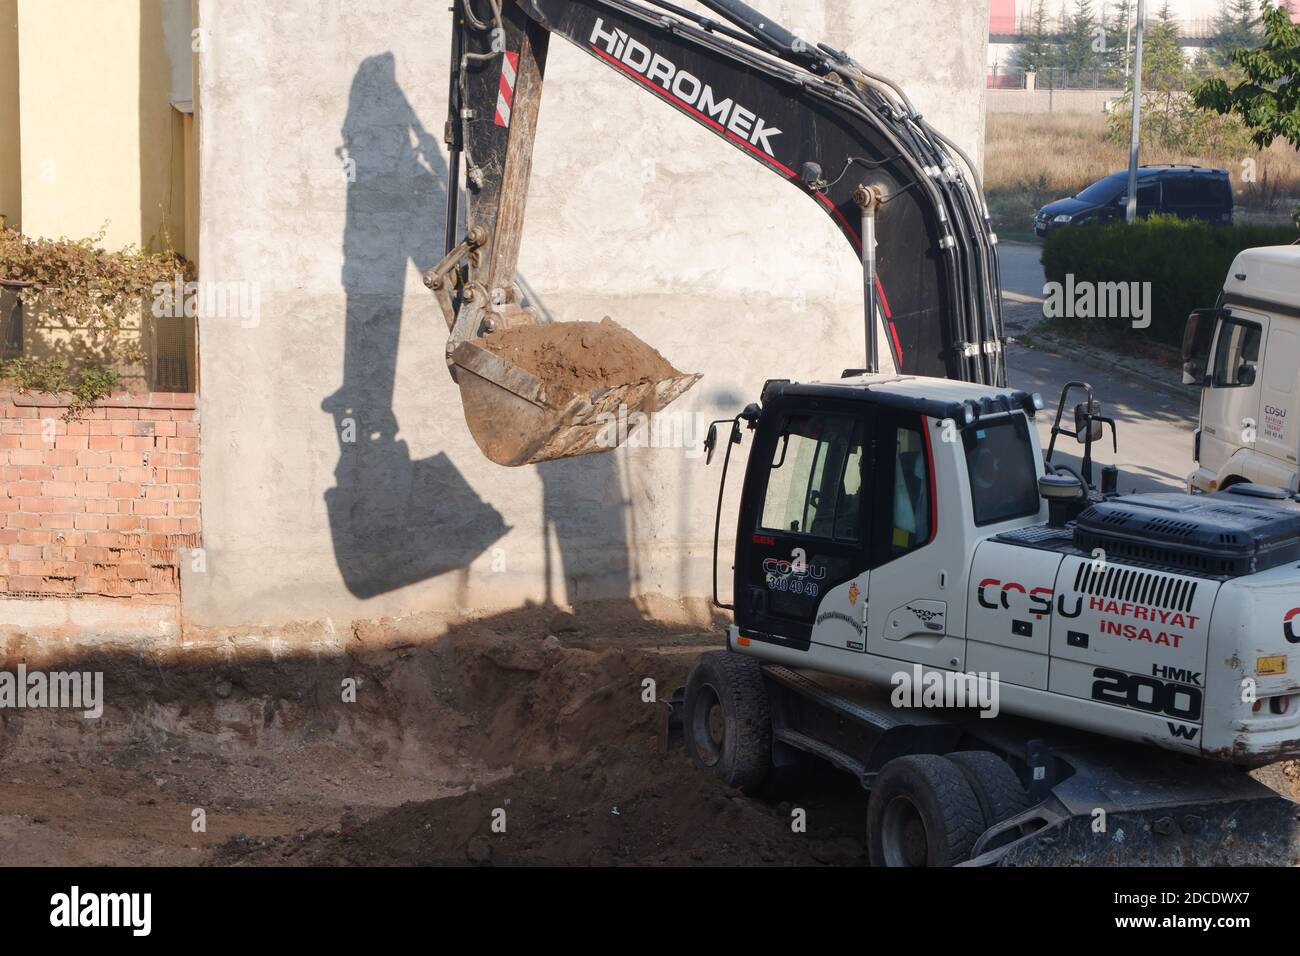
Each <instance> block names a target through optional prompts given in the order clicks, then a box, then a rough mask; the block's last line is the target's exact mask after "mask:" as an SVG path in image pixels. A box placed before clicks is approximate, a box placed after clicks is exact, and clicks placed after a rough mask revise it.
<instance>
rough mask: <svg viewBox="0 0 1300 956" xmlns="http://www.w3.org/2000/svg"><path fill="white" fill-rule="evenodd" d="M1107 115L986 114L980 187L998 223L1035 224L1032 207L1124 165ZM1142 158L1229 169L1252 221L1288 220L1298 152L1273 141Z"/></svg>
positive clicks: (1296, 187) (1299, 168) (1298, 174)
mask: <svg viewBox="0 0 1300 956" xmlns="http://www.w3.org/2000/svg"><path fill="white" fill-rule="evenodd" d="M1106 129H1107V118H1106V116H1104V115H1102V114H1095V115H1094V114H1089V113H1036V114H1027V115H1024V114H1016V113H990V114H989V116H988V132H987V135H986V138H985V160H984V167H985V174H984V177H985V183H984V186H985V189H986V190H987V192H988V197H989V207H990V209H991V210H992V212H993V217H994V220H995V222H996V224H997V226H998V227H999V228H1001V229H1003V230H1004V231H1005V230H1023V229H1032V228H1033V221H1032V220H1033V214H1034V211H1035V210H1037V209H1038V208H1039V207H1041V206H1043V205H1044V204H1046V203H1049V202H1051V201H1052V200H1054V199H1060V198H1061V197H1063V196H1072V195H1074V194H1075V193H1077V192H1078V191H1079V190H1081V189H1083V188H1084V187H1085V186H1088V185H1089V184H1091V183H1094V182H1096V181H1097V180H1098V179H1100V178H1101V177H1103V176H1105V175H1107V174H1108V173H1113V172H1115V171H1117V170H1120V169H1124V168H1126V167H1127V165H1128V149H1127V148H1126V147H1124V146H1118V145H1116V144H1115V143H1113V142H1111V141H1110V140H1109V139H1108V138H1107V136H1106ZM1247 158H1253V159H1255V161H1256V172H1257V176H1258V179H1257V181H1256V182H1255V183H1244V182H1242V171H1243V165H1242V162H1243V160H1245V159H1247ZM1142 162H1143V163H1194V164H1196V165H1198V166H1214V167H1219V168H1222V169H1227V170H1228V171H1229V172H1231V173H1232V182H1233V188H1234V191H1235V192H1236V194H1237V205H1238V209H1239V210H1245V211H1246V215H1247V217H1248V218H1250V219H1252V220H1271V219H1276V220H1277V221H1279V222H1287V221H1289V218H1290V209H1291V207H1292V205H1293V204H1294V203H1295V201H1296V198H1295V197H1300V151H1297V150H1295V149H1293V148H1292V147H1291V146H1289V145H1287V144H1285V143H1282V142H1277V143H1274V144H1273V146H1272V148H1271V149H1268V150H1265V151H1263V152H1260V153H1250V154H1245V155H1234V156H1189V155H1186V154H1181V153H1175V152H1173V151H1171V150H1167V149H1158V148H1145V147H1144V148H1143V151H1142Z"/></svg>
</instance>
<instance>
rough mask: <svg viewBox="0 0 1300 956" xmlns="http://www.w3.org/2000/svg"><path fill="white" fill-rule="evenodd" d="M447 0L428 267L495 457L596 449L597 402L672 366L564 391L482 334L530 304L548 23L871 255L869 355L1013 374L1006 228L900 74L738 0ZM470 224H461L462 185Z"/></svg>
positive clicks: (608, 408) (994, 379)
mask: <svg viewBox="0 0 1300 956" xmlns="http://www.w3.org/2000/svg"><path fill="white" fill-rule="evenodd" d="M703 6H704V7H706V8H708V9H709V10H711V11H713V12H715V13H716V14H717V15H718V18H717V19H714V18H710V17H706V16H703V15H700V14H698V13H695V12H692V11H690V10H687V9H685V8H683V7H680V6H678V5H677V4H674V3H671V2H666V0H646V2H644V3H641V2H631V0H456V3H455V6H454V8H453V17H454V24H453V31H452V50H451V63H452V68H451V85H450V90H449V110H448V120H447V134H446V138H447V147H448V152H449V156H450V161H449V164H448V166H449V176H448V190H447V219H446V224H447V226H446V228H447V233H446V248H447V249H448V250H449V251H448V254H447V255H446V257H445V258H444V259H443V260H442V261H441V262H440V263H439V264H438V265H436V266H435V267H434V268H432V269H430V270H429V271H428V272H427V273H426V274H425V276H424V281H425V284H426V285H427V286H428V287H429V288H430V289H431V290H433V292H434V293H435V295H436V297H437V300H438V303H439V305H440V306H441V309H442V312H443V315H444V317H445V319H446V322H447V327H448V330H449V331H450V336H449V338H448V342H447V362H448V365H449V366H450V368H451V373H452V376H453V378H454V379H455V380H456V382H457V384H458V385H459V386H460V391H461V398H462V404H463V406H464V412H465V418H466V421H467V422H468V424H469V428H470V431H471V433H472V434H473V436H474V439H475V441H476V442H477V443H478V446H479V448H480V449H481V450H482V451H483V453H484V454H485V455H486V456H487V457H488V458H490V459H491V460H492V461H494V462H497V463H498V464H502V465H523V464H530V463H534V462H540V461H547V460H550V459H555V458H564V457H569V456H573V455H581V454H588V453H593V452H600V451H604V450H607V448H606V447H605V445H604V444H603V443H601V442H599V441H597V436H598V434H599V433H600V430H601V422H602V420H603V419H602V413H606V412H617V411H618V410H619V409H620V407H622V408H625V409H626V410H627V411H628V412H629V413H636V412H643V413H644V412H653V411H655V410H659V409H663V408H664V407H665V406H666V405H668V403H669V402H671V401H673V400H674V399H676V398H677V397H679V396H680V395H681V394H683V393H684V392H685V391H686V390H687V389H689V388H690V387H691V385H693V384H694V383H695V381H696V380H698V378H699V376H696V375H679V376H672V377H668V378H663V379H659V380H653V381H642V382H636V383H620V382H611V383H609V384H608V386H606V387H602V388H600V389H597V390H590V391H588V392H586V393H584V394H580V395H576V396H572V397H570V396H569V395H567V394H564V393H562V392H561V391H560V390H558V389H556V388H554V387H549V386H552V385H553V383H549V382H547V381H543V380H542V379H541V378H539V377H538V376H537V375H535V374H533V373H532V372H530V371H529V370H528V369H525V368H522V367H521V366H520V365H519V364H516V363H512V362H510V361H509V360H508V359H507V358H503V357H502V356H501V355H499V354H496V353H494V352H493V351H492V350H491V349H490V348H487V347H484V346H485V344H487V343H488V342H489V341H490V338H491V336H492V335H494V334H496V333H498V332H500V331H502V330H506V329H511V328H517V327H518V326H520V325H528V324H535V323H537V322H538V318H537V316H536V314H535V312H534V310H532V309H531V308H530V307H529V304H528V303H527V302H526V301H525V300H524V297H523V295H522V294H521V292H520V289H519V287H518V285H517V283H516V281H515V268H516V263H517V260H518V256H519V245H520V238H521V235H522V230H523V222H524V210H525V205H526V200H527V193H528V179H529V171H530V168H531V164H532V154H533V143H534V138H535V135H536V130H537V123H538V114H539V108H540V106H541V100H542V88H543V81H544V78H545V74H546V58H547V50H548V46H549V43H550V38H551V35H552V34H555V35H558V36H560V37H563V38H564V39H566V40H568V41H570V42H571V43H573V44H575V45H577V46H578V47H579V48H581V49H582V50H583V51H585V52H586V53H587V54H589V55H590V56H591V58H592V59H593V60H594V61H595V62H597V63H599V64H601V65H602V66H604V67H607V68H609V69H611V70H613V71H615V72H616V73H618V74H619V75H620V76H622V77H624V78H625V79H626V80H628V81H629V82H631V83H634V84H635V85H637V86H638V87H640V88H641V89H643V90H644V91H645V92H646V93H647V94H648V95H649V96H650V97H652V98H653V99H656V100H659V101H661V102H662V103H664V104H665V105H666V106H669V107H671V108H673V109H676V110H677V111H678V112H680V113H682V114H683V115H685V116H686V117H688V118H689V119H691V120H694V121H695V122H696V123H698V124H700V125H701V126H703V127H704V128H705V129H707V130H709V131H710V132H711V133H713V134H714V135H716V136H717V137H719V138H720V139H721V140H723V141H724V142H726V143H727V144H729V145H731V146H732V147H734V148H735V149H738V150H740V151H741V152H742V153H744V154H745V155H746V156H748V157H749V158H751V159H753V160H754V161H755V162H757V163H758V164H759V165H760V166H762V167H764V168H765V169H767V170H769V171H771V172H772V173H774V174H775V175H776V176H777V177H779V178H780V179H783V180H785V181H786V182H788V183H790V184H791V185H792V186H794V187H795V188H797V189H799V190H800V191H801V192H803V193H804V194H805V195H807V196H808V197H809V199H811V200H812V201H813V202H814V203H816V204H817V206H818V207H819V208H820V209H822V211H823V212H824V213H825V214H826V215H828V216H830V217H831V219H832V220H834V222H835V224H836V225H837V226H838V228H839V231H840V233H841V235H843V237H844V239H845V241H846V242H848V243H849V244H850V245H851V246H852V247H853V248H854V250H855V252H856V253H857V254H858V255H860V257H861V259H862V262H863V285H864V303H865V308H864V311H865V317H864V320H865V330H866V339H867V348H866V354H867V358H866V364H867V366H868V370H869V371H875V370H876V369H875V366H876V365H877V355H878V354H879V349H880V340H881V339H883V341H884V346H885V348H887V349H888V350H889V353H890V356H891V358H892V360H893V367H894V368H896V369H897V370H899V371H901V372H905V373H908V374H913V375H928V376H940V377H946V378H953V379H960V380H963V381H969V382H982V383H986V384H990V385H997V384H1004V383H1005V380H1006V369H1005V365H1004V363H1003V351H1002V341H1003V333H1002V319H1001V311H1000V310H1001V300H1000V298H999V294H998V292H997V290H998V289H999V285H1000V284H999V277H998V260H997V254H996V248H995V247H996V242H997V237H996V236H995V234H994V233H993V232H992V230H991V228H990V224H989V217H988V210H987V208H986V206H985V204H984V201H983V198H982V197H983V192H982V189H981V187H980V184H979V180H978V178H977V173H976V169H975V166H974V164H973V163H972V162H971V161H970V159H969V158H968V157H967V156H966V154H965V153H963V152H962V150H961V149H960V148H959V147H958V146H957V145H956V144H954V143H953V142H952V141H951V140H949V139H948V138H947V137H945V136H944V135H943V134H942V133H940V132H938V131H937V130H935V129H934V128H933V127H932V126H930V124H929V123H927V122H926V121H925V119H924V117H923V116H922V115H921V114H920V112H919V111H917V109H916V108H915V107H914V106H913V104H912V103H911V101H910V100H909V99H908V98H907V95H906V94H905V93H904V92H903V90H901V89H900V88H899V87H898V86H897V85H896V84H894V83H892V82H890V81H889V80H888V79H886V78H885V77H882V76H878V75H876V74H874V73H872V72H871V71H869V70H867V69H866V68H865V67H863V66H862V65H861V64H859V63H857V62H855V61H854V60H853V59H852V58H851V57H849V56H848V55H847V54H846V53H843V52H841V51H839V50H836V49H835V48H833V47H831V46H828V45H826V44H814V43H810V42H808V41H805V40H804V39H802V38H800V37H798V36H795V35H794V34H793V33H791V32H789V31H788V30H786V29H784V28H783V27H781V26H779V25H778V24H776V23H773V22H772V21H771V20H769V19H767V18H765V17H764V16H763V15H762V14H760V13H759V12H757V11H756V10H754V9H752V8H750V7H749V6H747V5H745V4H743V3H739V2H735V0H706V2H705V3H704V4H703ZM462 182H463V185H464V187H465V194H466V197H467V207H468V208H467V209H466V215H465V218H466V222H467V228H466V229H465V232H464V234H463V235H462V234H461V233H460V232H459V229H460V225H459V223H460V208H459V202H460V197H461V186H462Z"/></svg>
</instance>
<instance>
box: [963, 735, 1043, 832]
mask: <svg viewBox="0 0 1300 956" xmlns="http://www.w3.org/2000/svg"><path fill="white" fill-rule="evenodd" d="M948 759H949V760H950V761H952V762H953V763H955V764H956V765H957V766H958V767H959V768H961V771H962V772H963V773H964V774H965V775H966V782H967V783H969V784H970V785H971V789H972V790H974V791H975V799H977V800H978V801H979V804H980V809H981V810H982V811H983V812H984V828H985V829H988V828H989V827H991V826H993V825H994V824H997V823H1001V822H1002V821H1003V820H1009V819H1010V818H1011V817H1014V816H1015V815H1016V814H1017V813H1023V812H1024V811H1026V810H1028V809H1029V807H1030V805H1031V804H1032V803H1033V801H1032V800H1030V799H1029V794H1028V793H1026V792H1025V788H1024V787H1022V786H1021V785H1020V778H1019V777H1017V776H1016V772H1015V771H1014V770H1012V769H1011V766H1010V765H1009V764H1008V763H1007V762H1006V761H1005V760H1003V759H1002V758H1001V757H999V756H998V755H997V754H995V753H990V752H989V751H987V750H964V751H961V752H959V753H953V754H948Z"/></svg>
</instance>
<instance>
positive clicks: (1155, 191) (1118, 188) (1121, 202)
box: [1034, 166, 1233, 236]
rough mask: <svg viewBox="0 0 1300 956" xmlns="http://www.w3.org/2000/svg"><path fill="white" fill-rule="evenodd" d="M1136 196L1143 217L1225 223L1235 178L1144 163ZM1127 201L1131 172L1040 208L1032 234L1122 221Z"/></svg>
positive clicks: (1224, 173)
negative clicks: (1064, 227)
mask: <svg viewBox="0 0 1300 956" xmlns="http://www.w3.org/2000/svg"><path fill="white" fill-rule="evenodd" d="M1137 199H1138V215H1139V216H1141V217H1143V218H1146V217H1147V216H1150V215H1153V214H1155V213H1160V214H1162V215H1170V216H1178V217H1179V218H1180V219H1203V220H1205V221H1206V222H1213V223H1219V224H1222V225H1228V224H1230V223H1231V222H1232V208H1233V200H1232V180H1231V178H1230V177H1229V176H1228V171H1227V170H1226V169H1205V168H1203V167H1201V166H1143V167H1141V168H1140V169H1138V195H1137ZM1127 204H1128V171H1127V170H1125V171H1124V172H1119V173H1111V174H1110V175H1109V176H1107V177H1106V178H1105V179H1102V180H1099V181H1098V182H1095V183H1093V184H1092V185H1091V186H1089V187H1088V188H1087V189H1085V190H1084V191H1083V192H1081V193H1079V195H1077V196H1073V197H1071V198H1070V199H1058V200H1057V201H1056V202H1052V203H1048V204H1047V205H1046V206H1044V207H1043V208H1042V209H1040V210H1038V215H1037V216H1035V217H1034V232H1036V233H1038V235H1040V236H1045V235H1047V234H1048V233H1049V232H1053V231H1055V230H1057V229H1060V228H1062V227H1063V226H1078V225H1083V224H1084V223H1090V222H1111V221H1113V220H1117V219H1119V220H1122V219H1123V218H1124V211H1125V207H1126V206H1127Z"/></svg>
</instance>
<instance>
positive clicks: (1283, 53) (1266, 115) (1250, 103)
mask: <svg viewBox="0 0 1300 956" xmlns="http://www.w3.org/2000/svg"><path fill="white" fill-rule="evenodd" d="M1232 64H1233V65H1234V66H1236V67H1237V68H1238V69H1240V70H1241V72H1242V73H1243V74H1244V78H1243V79H1242V80H1240V81H1238V82H1237V83H1234V84H1232V85H1229V83H1228V81H1227V80H1226V79H1224V78H1223V77H1211V78H1210V79H1208V80H1206V81H1205V82H1203V83H1201V84H1200V85H1199V86H1197V88H1196V90H1195V91H1194V92H1193V95H1192V96H1193V100H1194V101H1195V103H1196V105H1197V106H1198V107H1199V108H1201V109H1203V110H1207V111H1213V112H1215V113H1219V114H1221V115H1233V116H1237V117H1240V118H1241V120H1242V121H1243V122H1244V123H1245V124H1246V127H1247V129H1249V130H1250V138H1251V141H1252V142H1254V143H1255V145H1256V146H1258V147H1259V148H1260V149H1267V148H1268V147H1269V146H1272V145H1273V141H1274V140H1276V139H1278V138H1279V137H1281V138H1282V139H1284V140H1286V141H1287V142H1289V143H1290V144H1291V145H1292V146H1294V147H1295V148H1296V149H1298V150H1300V25H1297V24H1295V23H1292V22H1291V17H1290V15H1289V14H1288V12H1287V11H1286V10H1285V9H1283V8H1281V7H1274V6H1272V5H1269V6H1268V7H1267V8H1266V9H1265V10H1264V43H1263V45H1262V46H1260V47H1258V48H1256V49H1242V50H1234V51H1233V53H1232Z"/></svg>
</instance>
